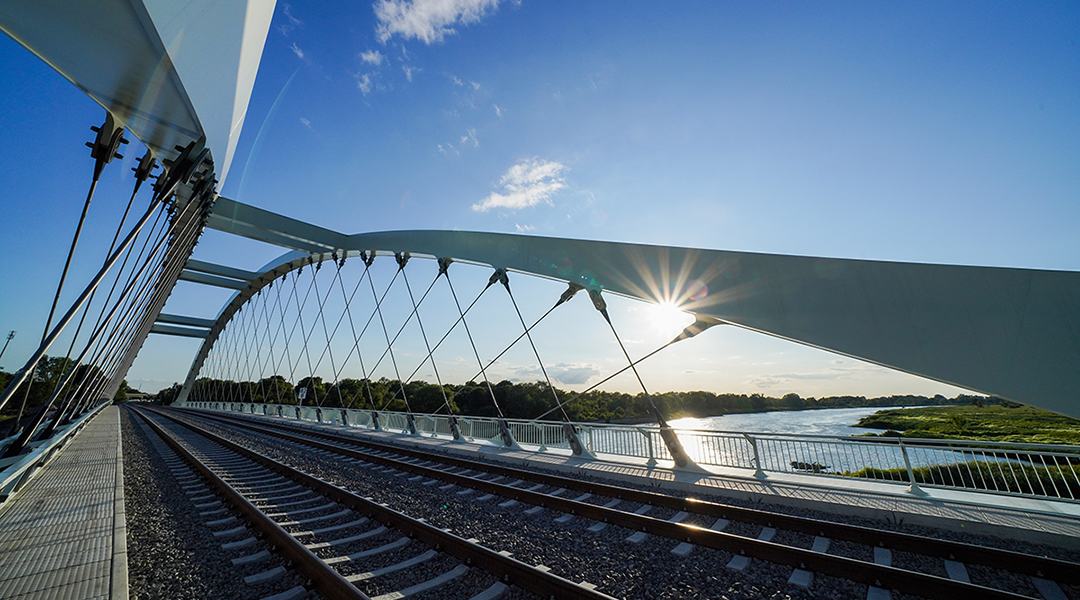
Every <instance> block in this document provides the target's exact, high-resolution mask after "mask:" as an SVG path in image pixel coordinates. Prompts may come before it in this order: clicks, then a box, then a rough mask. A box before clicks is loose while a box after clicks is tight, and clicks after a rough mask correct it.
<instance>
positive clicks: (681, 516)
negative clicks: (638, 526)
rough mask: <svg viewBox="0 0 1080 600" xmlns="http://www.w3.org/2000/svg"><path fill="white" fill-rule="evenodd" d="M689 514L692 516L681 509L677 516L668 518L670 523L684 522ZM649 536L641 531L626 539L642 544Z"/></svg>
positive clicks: (632, 542)
mask: <svg viewBox="0 0 1080 600" xmlns="http://www.w3.org/2000/svg"><path fill="white" fill-rule="evenodd" d="M642 514H644V513H642ZM689 516H690V513H686V512H682V511H680V512H677V513H675V516H673V517H671V518H670V519H668V522H670V523H682V522H683V521H685V520H686V517H689ZM648 537H649V534H647V533H645V532H644V531H639V532H637V533H635V534H633V535H631V536H630V537H628V538H626V541H627V542H630V543H631V544H640V543H641V542H644V541H645V540H646V539H648Z"/></svg>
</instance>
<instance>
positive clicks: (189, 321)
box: [156, 313, 214, 329]
mask: <svg viewBox="0 0 1080 600" xmlns="http://www.w3.org/2000/svg"><path fill="white" fill-rule="evenodd" d="M156 322H157V323H169V324H172V325H186V326H188V327H203V328H205V329H210V328H211V327H213V326H214V320H213V319H199V318H197V317H185V316H183V315H168V314H165V313H161V314H159V315H158V316H157V321H156Z"/></svg>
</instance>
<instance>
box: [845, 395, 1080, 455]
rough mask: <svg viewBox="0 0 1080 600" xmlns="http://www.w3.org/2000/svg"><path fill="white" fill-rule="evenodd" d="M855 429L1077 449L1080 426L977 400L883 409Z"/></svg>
mask: <svg viewBox="0 0 1080 600" xmlns="http://www.w3.org/2000/svg"><path fill="white" fill-rule="evenodd" d="M854 426H855V427H865V428H870V429H885V430H886V431H885V432H884V433H881V434H873V433H868V434H866V436H867V437H871V436H877V437H907V438H930V439H965V440H982V441H990V442H1020V443H1028V444H1065V445H1070V446H1080V421H1078V420H1076V419H1073V418H1071V417H1066V416H1063V415H1059V414H1056V413H1052V412H1050V411H1047V410H1042V409H1039V408H1033V407H1030V406H1024V405H1023V404H1018V403H1016V402H1009V401H1007V400H1000V399H997V398H975V399H973V400H971V401H969V402H968V403H966V404H964V405H961V406H935V407H930V408H925V407H924V408H905V409H892V410H881V411H878V412H876V413H874V414H872V415H869V416H866V417H863V418H862V419H860V420H859V422H858V423H856V424H855V425H854Z"/></svg>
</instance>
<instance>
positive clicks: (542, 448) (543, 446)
mask: <svg viewBox="0 0 1080 600" xmlns="http://www.w3.org/2000/svg"><path fill="white" fill-rule="evenodd" d="M532 426H533V427H535V428H536V430H537V431H539V432H540V449H539V450H537V452H546V451H547V443H545V441H544V428H543V427H542V426H540V425H537V424H536V423H533V424H532Z"/></svg>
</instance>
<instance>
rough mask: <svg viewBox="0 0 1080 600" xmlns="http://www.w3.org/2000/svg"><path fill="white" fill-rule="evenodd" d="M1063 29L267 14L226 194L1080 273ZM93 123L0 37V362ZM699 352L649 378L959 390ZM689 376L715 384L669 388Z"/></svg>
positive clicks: (71, 199) (485, 13) (438, 223)
mask: <svg viewBox="0 0 1080 600" xmlns="http://www.w3.org/2000/svg"><path fill="white" fill-rule="evenodd" d="M1078 32H1080V7H1078V6H1077V5H1076V4H1075V3H1064V2H1063V3H1054V2H1042V3H1036V4H1017V3H989V2H988V3H979V4H971V3H950V2H936V3H918V4H913V3H873V4H870V3H840V2H832V3H824V2H822V3H774V2H767V3H750V2H746V3H718V2H696V3H685V4H675V5H665V4H657V3H653V2H649V3H646V2H620V3H558V4H554V5H553V4H549V3H540V2H535V1H530V0H521V1H520V2H517V3H514V2H499V1H497V0H455V1H446V2H438V3H435V2H421V1H417V2H412V3H407V2H396V1H380V2H375V3H371V2H287V3H286V2H280V1H279V3H278V5H277V9H276V12H275V15H274V20H273V23H272V25H271V29H270V34H269V37H268V39H267V42H266V49H265V52H264V55H263V60H262V65H261V67H260V72H259V76H258V79H257V81H256V84H255V89H254V92H253V95H252V100H251V104H250V107H249V111H248V116H247V120H246V124H245V129H244V133H243V136H242V138H241V140H240V144H239V148H238V151H237V157H236V160H235V162H234V164H233V167H232V170H231V172H230V175H229V179H228V180H227V181H226V182H225V185H224V186H223V188H222V190H221V191H222V193H223V195H225V196H227V197H230V198H235V199H237V200H240V201H242V202H246V203H249V204H254V205H256V206H260V207H263V208H267V209H269V210H273V211H276V212H281V213H284V214H287V215H289V216H293V217H297V218H301V219H304V220H308V221H310V222H313V223H316V224H320V225H323V226H327V227H330V228H333V229H336V230H339V231H343V232H359V231H378V230H388V229H467V230H481V231H501V232H515V231H522V232H527V233H531V234H535V235H553V236H564V237H580V238H589V239H601V240H618V241H633V242H643V243H654V244H670V245H680V246H694V247H704V248H717V249H730V250H745V251H758V252H773V253H786V254H801V255H815V256H831V257H845V258H869V259H885V260H901V261H917V262H934V263H954V264H969V265H994V266H1010V267H1028V268H1043V269H1065V270H1078V269H1080V235H1077V234H1076V230H1077V226H1078V224H1080V135H1077V132H1078V131H1080V33H1078ZM100 112H101V111H100V108H98V107H97V106H96V105H94V104H93V103H92V102H90V101H89V100H88V99H86V98H85V97H83V96H82V95H81V93H79V92H78V91H77V90H76V89H75V88H74V87H73V86H71V85H70V84H69V83H67V82H66V81H64V80H63V79H61V78H60V77H59V76H57V75H56V74H55V73H53V72H51V71H50V70H49V69H48V68H47V67H46V66H44V65H43V64H42V63H41V62H40V61H39V60H38V59H36V58H35V57H33V56H31V55H30V54H29V53H27V52H25V51H24V50H22V49H21V48H20V47H18V45H17V44H15V43H14V42H12V41H11V40H10V39H7V38H4V39H2V40H0V114H2V115H3V119H2V121H0V122H2V123H3V128H4V139H5V143H4V144H0V184H2V190H3V191H2V192H0V193H2V194H3V196H2V198H3V200H2V202H3V205H4V211H3V214H4V217H3V227H2V231H3V232H4V233H3V235H2V237H0V246H2V248H0V249H2V250H3V253H4V256H6V257H9V259H8V260H6V261H3V265H2V266H0V333H6V332H7V331H8V330H11V329H16V330H18V331H19V334H18V337H17V338H16V340H15V342H13V343H12V346H11V348H9V350H8V354H6V355H5V356H4V357H3V359H2V360H0V365H2V366H4V367H5V368H6V369H8V370H13V369H14V368H16V367H17V366H18V365H17V364H16V363H18V362H19V361H20V360H21V359H25V357H26V356H27V355H29V353H30V352H31V351H32V350H33V347H34V342H35V341H36V340H37V339H39V338H40V335H41V331H40V330H41V328H42V327H43V326H44V321H45V316H46V314H47V310H48V301H49V300H50V299H51V294H52V291H53V289H54V286H55V282H56V279H57V278H58V277H59V272H60V269H61V267H62V265H63V258H64V253H65V251H66V246H67V243H68V242H69V240H70V236H71V233H72V231H73V230H74V226H75V223H76V221H77V218H78V211H79V208H80V206H81V201H82V198H83V195H84V194H85V189H86V186H87V185H88V183H89V174H90V168H91V164H90V161H89V158H88V156H87V155H86V154H87V150H86V149H85V147H83V146H82V143H83V142H84V141H86V140H88V139H90V137H89V136H90V132H89V131H88V130H87V127H88V126H89V125H90V124H97V123H98V122H100V120H101V114H100ZM133 146H137V144H133ZM138 153H139V151H138V150H137V149H135V148H132V149H131V150H130V151H129V152H128V153H127V154H128V155H129V156H128V161H127V162H128V163H129V162H130V159H131V158H133V157H134V156H136V155H137V154H138ZM127 166H129V165H127V164H126V163H125V165H123V166H117V165H115V164H114V165H110V166H109V167H108V168H107V170H106V174H105V176H104V179H103V182H102V185H101V190H100V191H99V195H98V197H97V198H98V199H97V200H95V205H94V207H93V209H92V211H91V222H90V224H89V226H88V227H89V229H88V232H87V234H85V235H86V237H85V238H84V240H83V241H82V242H81V244H82V251H81V252H80V254H79V255H78V256H77V262H76V265H75V268H76V269H77V270H76V271H75V273H76V274H77V275H76V276H73V279H72V280H71V282H70V284H69V288H68V289H69V290H72V291H71V292H70V293H69V294H66V295H65V298H68V297H70V298H73V297H74V295H75V293H76V292H77V289H78V288H81V285H80V284H82V285H84V284H85V282H86V281H87V280H88V279H89V276H90V275H89V273H88V271H89V269H91V268H92V267H91V265H93V264H96V263H99V262H100V260H101V256H98V255H102V254H104V251H105V248H106V247H107V245H108V239H109V237H110V236H111V231H110V227H111V225H110V223H115V220H116V219H117V218H118V216H119V212H120V211H122V209H123V202H124V201H126V195H127V193H128V190H129V185H130V184H129V180H128V176H129V174H130V173H129V172H128V171H127ZM278 253H279V251H278V250H276V249H273V248H270V247H266V246H263V245H260V244H256V243H253V242H245V241H237V240H235V239H232V238H230V237H229V236H225V235H223V234H218V233H216V232H210V233H208V234H207V235H206V236H205V238H204V242H203V243H202V244H201V245H200V246H199V249H198V250H197V253H196V256H197V257H199V258H203V259H205V260H213V261H215V262H222V263H225V264H229V265H232V266H237V267H241V268H249V269H254V268H257V267H260V266H262V265H263V264H265V263H266V262H267V261H269V260H270V259H271V258H273V257H274V256H275V255H276V254H278ZM80 267H81V268H82V269H81V270H79V268H80ZM556 293H557V292H556ZM226 297H227V295H225V294H222V293H218V292H209V293H208V292H206V291H205V290H201V289H198V288H197V287H196V286H193V285H191V284H181V285H180V286H178V289H177V292H176V293H175V294H174V297H173V298H172V299H171V300H170V304H169V306H168V307H167V310H168V311H169V312H175V313H181V314H193V315H197V316H206V317H209V316H213V315H214V314H216V313H217V311H218V309H219V307H220V305H221V303H222V302H224V300H225V298H226ZM620 310H625V311H633V310H638V311H640V310H643V309H640V308H634V307H633V306H632V305H627V307H625V309H620ZM626 314H627V315H629V314H630V312H627V313H626ZM581 318H582V319H584V318H587V317H584V316H582V317H581ZM627 318H628V319H629V318H631V317H629V316H628V317H627ZM639 320H641V321H642V331H643V332H644V331H645V330H646V329H648V327H645V325H646V324H652V323H653V322H654V321H659V320H658V319H654V318H652V317H651V316H645V317H642V318H640V319H639ZM653 329H656V327H653ZM655 335H657V336H660V337H662V336H666V335H668V334H667V332H661V333H656V334H655ZM709 335H711V336H712V337H711V338H710V339H705V338H706V336H704V335H703V336H702V338H700V339H698V340H694V341H693V344H695V345H694V346H692V347H689V348H688V349H687V350H686V352H687V354H686V355H685V356H682V357H681V358H680V357H679V356H676V355H673V356H672V358H670V359H668V360H670V362H669V363H665V364H658V365H657V366H656V367H655V368H654V369H655V371H656V372H655V373H654V375H653V377H654V379H653V381H655V382H656V383H655V384H653V387H655V388H657V389H669V388H678V389H701V388H706V389H714V390H716V391H739V392H753V391H760V392H763V393H768V394H773V395H780V394H783V393H786V392H789V391H794V392H797V393H800V394H803V395H817V396H820V395H825V394H830V393H857V394H865V395H877V394H886V393H907V392H912V393H936V392H938V391H941V392H942V393H946V394H951V393H955V389H954V388H950V387H948V386H943V385H941V384H937V383H933V382H926V381H922V380H919V379H917V378H912V377H910V376H906V375H902V374H894V373H888V372H885V371H883V370H882V369H879V368H876V367H872V366H869V365H863V364H861V363H857V362H855V361H851V360H850V359H841V358H838V357H836V356H832V355H829V354H826V353H822V352H818V351H815V350H809V349H803V348H800V347H798V346H795V345H793V344H790V343H787V342H781V341H776V340H771V339H768V338H763V337H762V336H759V335H756V334H752V333H749V332H743V331H735V330H724V331H723V332H718V331H717V330H713V331H710V332H709ZM630 337H634V336H633V335H631V336H630ZM646 337H647V336H646V335H645V333H641V335H639V336H637V338H638V339H640V340H645V339H646ZM657 339H659V337H658V338H657ZM642 343H643V344H645V345H647V344H646V343H645V342H644V341H643V342H642ZM195 347H196V344H195V343H193V342H190V341H184V340H176V339H172V338H167V339H151V341H150V342H148V344H147V347H146V349H145V350H144V352H143V355H142V356H140V358H139V360H138V361H136V363H135V366H134V368H133V369H132V371H131V374H130V377H129V379H130V380H132V381H133V382H135V383H136V384H137V385H141V386H143V387H146V388H148V389H156V388H158V387H161V386H162V385H167V384H168V383H171V382H172V381H177V380H182V378H183V376H184V373H185V372H186V368H187V365H188V364H189V361H190V357H191V356H192V355H193V354H194V352H195ZM596 353H597V355H599V354H601V353H602V350H601V349H600V348H599V347H597V348H596ZM687 357H692V359H693V360H694V361H701V360H703V359H707V361H706V362H708V365H707V366H704V367H702V368H701V369H686V368H680V365H685V364H686V363H687V361H688V360H690V359H689V358H687ZM574 360H575V361H578V362H583V363H589V364H590V365H594V366H595V367H596V368H597V369H598V371H603V370H604V368H606V367H605V366H604V365H606V364H607V363H605V362H604V361H602V360H600V359H595V361H594V362H590V360H591V359H588V358H580V357H579V358H575V359H574ZM837 361H842V362H837ZM567 364H570V363H567ZM574 364H577V363H576V362H575V363H574ZM612 364H614V363H612ZM691 370H694V371H695V372H694V373H687V372H686V371H691ZM617 387H618V386H617ZM626 389H627V391H631V390H632V388H631V387H630V386H629V384H628V385H627V386H626Z"/></svg>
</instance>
